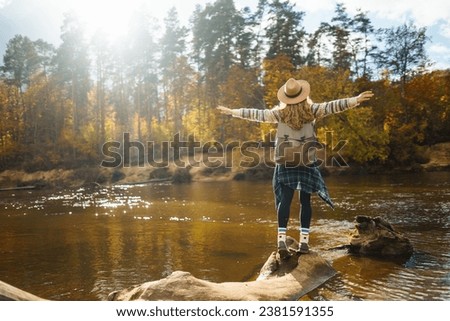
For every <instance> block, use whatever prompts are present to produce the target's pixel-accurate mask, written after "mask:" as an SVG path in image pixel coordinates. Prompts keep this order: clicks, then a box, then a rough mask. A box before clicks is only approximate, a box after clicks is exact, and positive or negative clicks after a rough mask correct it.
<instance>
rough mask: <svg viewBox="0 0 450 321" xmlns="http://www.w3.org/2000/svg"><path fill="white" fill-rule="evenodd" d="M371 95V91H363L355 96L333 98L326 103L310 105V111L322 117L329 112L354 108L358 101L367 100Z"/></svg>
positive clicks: (334, 112)
mask: <svg viewBox="0 0 450 321" xmlns="http://www.w3.org/2000/svg"><path fill="white" fill-rule="evenodd" d="M372 97H373V93H372V92H371V91H364V92H362V93H361V94H359V95H358V96H356V97H352V98H345V99H338V100H333V101H330V102H327V103H321V104H315V103H313V104H312V105H311V109H312V112H313V114H314V117H315V118H322V117H325V116H328V115H331V114H336V113H340V112H343V111H345V110H347V109H351V108H355V107H356V106H358V105H359V104H360V103H362V102H364V101H367V100H369V99H370V98H372Z"/></svg>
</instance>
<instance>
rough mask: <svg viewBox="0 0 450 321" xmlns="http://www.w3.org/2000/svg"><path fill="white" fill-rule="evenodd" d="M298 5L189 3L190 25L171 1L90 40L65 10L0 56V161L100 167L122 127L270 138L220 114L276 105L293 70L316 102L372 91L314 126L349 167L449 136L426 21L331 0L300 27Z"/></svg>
mask: <svg viewBox="0 0 450 321" xmlns="http://www.w3.org/2000/svg"><path fill="white" fill-rule="evenodd" d="M304 17H305V13H304V12H302V11H299V10H297V9H296V7H295V5H294V4H292V3H291V2H290V1H289V0H285V1H283V0H260V1H259V4H258V6H257V8H255V10H253V11H252V10H250V9H249V8H245V9H243V10H237V9H236V7H235V4H234V2H233V0H216V1H214V2H211V3H209V4H207V5H205V6H197V7H196V9H195V11H194V12H193V13H192V14H191V18H190V23H189V26H182V25H181V24H180V22H179V19H178V13H177V10H176V8H172V9H171V10H170V11H169V12H167V15H166V17H163V19H162V21H160V20H158V19H157V18H155V17H152V16H151V13H150V12H148V11H143V10H141V11H139V12H136V13H135V15H134V17H133V19H132V23H131V24H130V25H129V29H128V30H127V36H126V37H124V38H123V39H117V41H107V37H105V35H103V34H101V33H97V34H95V35H93V36H92V37H87V36H86V34H85V31H84V30H83V25H82V24H81V23H80V20H79V18H78V17H77V16H76V15H74V14H73V13H71V12H68V13H66V14H65V17H64V21H63V24H62V26H61V34H60V38H61V43H60V44H59V45H58V46H57V47H56V46H55V45H53V44H51V43H47V42H45V41H43V40H41V39H38V40H35V41H33V40H31V39H29V38H28V37H27V36H26V35H20V34H19V35H16V36H14V37H13V38H12V39H10V40H9V41H8V43H7V49H6V52H5V54H4V56H3V65H2V66H0V114H1V115H2V117H1V119H0V170H5V169H11V168H18V169H24V170H26V171H35V170H49V169H53V168H76V167H80V166H84V165H98V164H100V162H101V160H102V159H103V158H104V155H103V153H102V146H103V145H104V144H105V143H106V142H109V141H115V140H118V141H120V140H121V139H122V137H123V135H124V133H129V135H130V137H131V139H132V140H134V141H140V142H143V143H145V142H148V141H152V142H163V141H170V140H172V139H173V137H174V135H176V134H178V135H179V136H180V137H182V138H183V139H187V137H189V136H191V137H195V139H196V140H197V141H200V142H220V143H226V142H229V141H236V140H238V141H245V140H256V141H260V140H264V139H266V137H267V135H268V134H269V133H270V132H271V131H273V130H274V128H275V127H274V126H272V125H269V124H259V123H248V122H245V121H243V120H237V119H230V118H228V117H226V116H223V115H221V114H219V113H218V112H217V110H216V107H217V106H218V105H224V106H229V107H231V108H240V107H252V108H261V109H264V108H272V107H274V106H275V105H276V104H277V103H278V102H277V98H276V92H277V90H278V88H279V87H280V86H281V85H283V84H284V82H285V81H286V80H287V79H288V78H291V77H294V78H297V79H306V80H308V81H309V82H310V84H311V88H312V91H311V98H312V100H313V101H315V102H323V101H330V100H334V99H338V98H345V97H351V96H355V95H357V94H358V93H360V92H361V91H364V90H372V91H373V92H374V93H375V98H374V99H373V100H371V101H370V103H368V104H364V106H360V107H358V108H356V109H353V110H351V111H349V112H346V113H342V114H336V115H332V116H329V117H327V118H324V119H323V120H320V121H319V122H318V135H319V138H321V139H322V140H325V135H326V133H327V132H332V133H333V140H346V141H347V145H346V147H345V149H343V151H342V154H343V156H345V158H346V159H347V160H349V161H350V162H351V163H355V164H363V165H386V166H405V165H410V164H414V163H421V162H424V161H426V160H424V155H423V150H424V148H426V147H427V146H432V145H433V144H436V143H440V142H448V141H450V126H449V112H450V96H449V95H450V71H449V70H436V69H433V62H432V61H430V60H429V58H428V56H427V53H426V50H425V45H426V44H427V42H428V41H430V39H429V37H428V36H427V30H426V28H425V27H417V26H415V25H414V23H412V22H407V23H404V24H401V25H398V26H393V27H391V28H377V27H376V26H374V25H373V24H372V22H371V20H370V19H369V17H368V13H367V12H364V11H363V10H359V11H358V13H357V14H356V15H354V16H352V15H350V14H349V13H348V12H347V10H346V8H345V6H344V5H343V4H337V5H336V7H335V12H334V16H333V18H332V19H331V20H330V21H323V22H321V23H320V26H319V28H318V29H317V30H315V31H314V32H312V33H308V32H306V30H305V27H304V25H303V19H304Z"/></svg>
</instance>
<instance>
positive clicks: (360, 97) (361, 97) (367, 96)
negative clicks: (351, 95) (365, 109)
mask: <svg viewBox="0 0 450 321" xmlns="http://www.w3.org/2000/svg"><path fill="white" fill-rule="evenodd" d="M372 97H373V92H372V91H370V90H369V91H364V92H362V93H360V94H359V95H358V96H357V97H356V101H357V102H358V104H360V103H362V102H364V101H367V100H369V99H370V98H372Z"/></svg>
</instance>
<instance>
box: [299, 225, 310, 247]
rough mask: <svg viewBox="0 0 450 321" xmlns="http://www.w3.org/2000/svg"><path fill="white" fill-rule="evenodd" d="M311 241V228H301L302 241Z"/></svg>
mask: <svg viewBox="0 0 450 321" xmlns="http://www.w3.org/2000/svg"><path fill="white" fill-rule="evenodd" d="M308 242H309V228H301V229H300V243H306V244H308Z"/></svg>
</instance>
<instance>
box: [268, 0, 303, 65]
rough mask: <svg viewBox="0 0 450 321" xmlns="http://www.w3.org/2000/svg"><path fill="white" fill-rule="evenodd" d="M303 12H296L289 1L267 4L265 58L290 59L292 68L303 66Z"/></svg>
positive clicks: (275, 0)
mask: <svg viewBox="0 0 450 321" xmlns="http://www.w3.org/2000/svg"><path fill="white" fill-rule="evenodd" d="M304 14H305V13H304V12H301V11H296V10H295V5H294V4H291V3H290V1H289V0H287V1H280V0H274V1H272V2H271V3H269V12H268V22H269V25H268V26H267V29H266V34H265V36H266V38H267V41H268V47H269V49H268V51H267V55H266V58H268V59H273V58H275V57H276V56H278V55H284V56H287V57H290V58H291V60H292V63H293V64H294V66H296V67H298V66H301V65H303V64H304V62H305V57H304V56H303V44H304V41H305V36H306V32H305V30H304V28H303V26H302V20H303V16H304Z"/></svg>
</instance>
